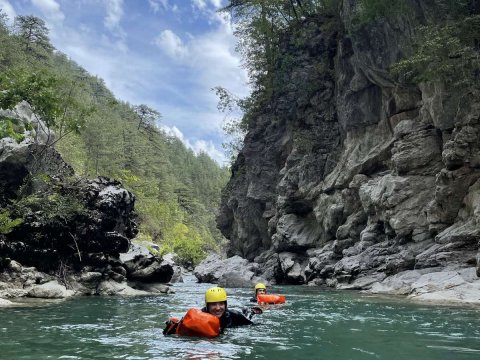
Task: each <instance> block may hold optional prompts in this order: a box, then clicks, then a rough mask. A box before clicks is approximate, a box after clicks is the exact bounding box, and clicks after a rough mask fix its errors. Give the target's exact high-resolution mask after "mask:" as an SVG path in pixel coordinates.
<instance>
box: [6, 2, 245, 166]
mask: <svg viewBox="0 0 480 360" xmlns="http://www.w3.org/2000/svg"><path fill="white" fill-rule="evenodd" d="M225 3H226V0H0V8H1V9H2V10H3V12H5V13H6V14H7V15H8V16H9V17H10V19H12V20H13V18H14V17H15V16H16V15H35V16H38V17H40V18H42V19H43V20H45V22H46V23H47V25H48V27H49V29H50V39H51V42H52V44H53V45H54V46H55V47H56V48H57V49H59V50H60V51H62V52H64V53H65V54H66V55H68V56H69V57H70V58H71V59H72V60H74V61H76V62H77V63H78V64H79V65H80V66H82V67H83V68H85V69H86V70H87V71H88V72H89V73H91V74H92V75H97V76H99V77H101V78H102V79H104V80H105V83H106V85H107V86H108V88H109V89H110V90H112V91H113V93H114V94H115V96H116V97H117V98H119V99H121V100H124V101H128V102H130V103H131V104H133V105H137V104H147V105H149V106H150V107H152V108H154V109H156V110H157V111H159V112H160V113H161V114H162V116H163V118H162V120H161V126H163V127H165V128H166V129H167V130H168V131H171V132H173V133H174V134H176V136H178V137H179V138H181V139H182V140H183V142H184V143H185V144H186V145H187V146H188V147H190V148H192V149H193V150H194V151H196V152H198V151H201V150H202V151H205V152H207V153H208V154H209V155H210V156H211V157H212V158H214V159H215V160H216V161H217V162H219V163H221V164H223V162H224V161H225V155H224V153H223V149H222V146H221V143H222V142H223V141H224V134H223V133H222V130H221V125H222V121H223V118H224V115H223V114H220V113H219V112H218V110H217V108H216V105H217V98H216V96H215V94H214V93H213V92H212V91H211V90H210V89H211V88H212V87H214V86H223V87H225V88H227V89H228V90H230V91H231V92H232V93H234V94H236V95H238V96H242V97H243V96H246V95H247V94H248V86H247V84H246V83H247V75H246V73H245V71H244V69H242V67H241V61H240V57H239V55H238V54H236V53H235V50H234V48H235V43H236V40H235V38H234V36H233V31H232V26H231V23H230V19H229V18H228V16H226V15H225V14H219V13H217V12H216V10H218V9H219V8H220V7H221V6H223V5H225Z"/></svg>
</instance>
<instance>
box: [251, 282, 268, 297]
mask: <svg viewBox="0 0 480 360" xmlns="http://www.w3.org/2000/svg"><path fill="white" fill-rule="evenodd" d="M266 293H267V287H266V286H265V284H262V283H258V284H257V285H255V296H254V297H252V298H251V299H250V301H251V302H257V295H265V294H266Z"/></svg>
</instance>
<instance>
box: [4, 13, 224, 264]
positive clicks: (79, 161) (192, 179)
mask: <svg viewBox="0 0 480 360" xmlns="http://www.w3.org/2000/svg"><path fill="white" fill-rule="evenodd" d="M159 81H161V79H159ZM22 100H25V101H27V102H28V103H29V104H30V105H31V107H32V109H33V110H34V112H35V113H36V114H37V115H39V116H41V117H42V119H43V120H44V121H45V123H46V124H47V125H48V126H49V127H51V128H52V129H54V131H55V134H56V136H55V139H53V138H52V141H51V144H52V146H55V147H56V149H57V150H58V151H60V153H61V154H62V156H63V157H64V159H65V160H66V161H67V162H68V163H69V164H71V165H72V167H73V168H74V169H75V172H76V174H77V175H81V176H85V177H96V176H106V177H111V178H115V179H118V180H120V181H121V182H122V183H123V185H124V186H125V187H126V188H127V189H129V190H130V191H131V192H133V193H134V194H135V196H136V199H137V201H136V210H137V213H138V220H139V221H138V223H139V228H140V229H139V230H140V233H139V235H138V237H137V239H138V240H140V241H147V242H153V243H156V244H159V245H160V249H161V250H160V251H161V252H162V253H164V252H169V251H175V252H176V253H177V254H178V255H179V256H180V258H181V259H182V261H183V262H184V263H185V264H195V263H197V262H198V261H199V260H200V259H201V258H203V257H204V256H205V253H206V252H207V251H210V250H218V249H219V248H220V246H221V243H222V236H221V235H220V233H219V232H218V230H217V229H216V227H215V223H214V216H215V209H216V208H217V206H218V203H219V198H220V190H221V188H222V187H223V185H224V184H225V183H226V181H227V179H228V169H226V168H221V167H220V166H219V165H218V164H217V163H215V162H214V161H213V160H212V159H211V158H210V157H208V155H207V154H204V153H202V154H199V155H196V154H194V153H193V151H191V150H189V149H187V148H186V147H185V146H184V145H183V143H182V142H181V141H180V140H179V139H178V138H175V137H172V136H169V135H168V134H166V133H165V132H164V131H162V130H161V129H160V127H159V121H161V114H160V112H161V109H158V110H156V109H151V108H149V107H148V106H146V105H143V104H139V105H132V104H128V103H125V102H122V101H120V100H118V99H116V98H115V96H114V95H113V94H112V93H111V92H110V91H109V89H107V87H106V86H105V84H104V83H103V81H102V79H99V78H97V77H95V76H92V75H90V74H89V73H88V72H87V71H85V70H84V69H82V68H81V67H80V66H78V65H77V64H76V63H74V62H73V61H71V60H70V59H68V57H67V56H65V54H62V53H61V52H59V51H57V50H56V49H55V48H54V47H53V46H52V45H51V43H50V41H49V37H48V29H47V27H46V25H45V23H44V22H43V20H41V19H39V18H36V17H33V16H18V17H16V18H15V21H14V25H13V27H10V26H8V19H7V17H6V16H5V14H4V13H2V12H1V9H0V108H3V109H8V108H10V109H11V108H13V107H14V106H15V105H16V104H17V103H18V102H20V101H22ZM193 120H194V119H192V121H193ZM20 133H21V131H19V129H17V128H16V124H15V122H14V121H13V120H12V119H8V118H2V119H0V138H4V137H12V138H16V139H17V141H21V135H20ZM2 214H3V215H2V216H1V217H0V218H3V219H4V220H1V221H3V223H0V231H2V229H3V231H8V230H7V228H8V226H7V225H6V224H8V221H7V220H5V219H6V218H8V216H7V214H8V213H7V212H6V210H5V209H3V210H2ZM1 221H0V222H1Z"/></svg>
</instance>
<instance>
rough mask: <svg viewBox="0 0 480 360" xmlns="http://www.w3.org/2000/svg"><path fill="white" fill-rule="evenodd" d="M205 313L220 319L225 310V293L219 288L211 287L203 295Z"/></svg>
mask: <svg viewBox="0 0 480 360" xmlns="http://www.w3.org/2000/svg"><path fill="white" fill-rule="evenodd" d="M205 305H206V307H207V311H208V312H209V313H210V314H212V315H215V316H216V317H218V318H220V317H222V315H223V314H224V313H225V310H227V292H226V291H225V289H223V288H221V287H212V288H210V289H208V290H207V292H206V293H205Z"/></svg>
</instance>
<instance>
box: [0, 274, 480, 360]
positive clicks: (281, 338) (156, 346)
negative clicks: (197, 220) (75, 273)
mask: <svg viewBox="0 0 480 360" xmlns="http://www.w3.org/2000/svg"><path fill="white" fill-rule="evenodd" d="M209 286H210V285H209V284H196V283H195V282H193V281H189V282H186V283H184V284H178V285H175V290H176V292H177V293H176V294H174V295H159V296H144V297H129V298H122V297H109V298H106V297H102V298H100V297H91V298H81V299H73V300H69V301H62V302H58V301H56V302H43V303H36V305H32V304H30V306H28V307H16V308H10V309H0V359H107V358H108V359H191V360H200V359H275V360H282V359H292V358H293V359H298V358H302V359H335V360H344V359H354V360H362V359H389V360H390V359H393V360H395V359H408V360H412V359H422V360H430V359H432V360H433V359H435V360H439V359H440V360H442V359H445V360H447V359H448V360H450V359H460V360H461V359H478V358H479V356H480V340H479V339H480V310H479V309H475V308H458V307H457V308H452V307H435V306H424V305H422V306H420V305H415V304H411V303H408V302H407V301H406V300H404V299H401V298H396V299H392V298H390V299H388V298H387V299H385V298H383V299H382V298H377V297H372V296H363V295H360V294H357V293H350V292H333V291H325V290H321V289H318V288H310V287H300V286H296V287H294V286H284V287H281V286H279V287H276V288H275V289H274V292H278V293H283V294H286V295H287V303H286V304H285V305H280V306H274V307H270V308H269V309H266V310H265V312H264V314H263V315H260V316H258V317H257V324H256V325H254V326H246V327H240V328H235V329H227V331H226V332H225V333H224V334H223V335H221V336H220V337H218V338H216V339H208V340H207V339H199V338H180V337H176V336H169V337H164V336H163V335H162V329H163V326H164V321H165V320H166V319H167V318H169V317H171V316H176V317H181V316H182V315H183V314H184V313H185V311H186V310H187V309H188V308H190V307H200V306H202V305H203V304H202V302H203V298H204V292H205V290H206V289H207V288H208V287H209ZM227 291H228V293H229V307H240V306H243V305H248V306H250V305H251V303H249V298H250V297H251V295H252V294H251V291H250V290H249V289H227Z"/></svg>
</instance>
